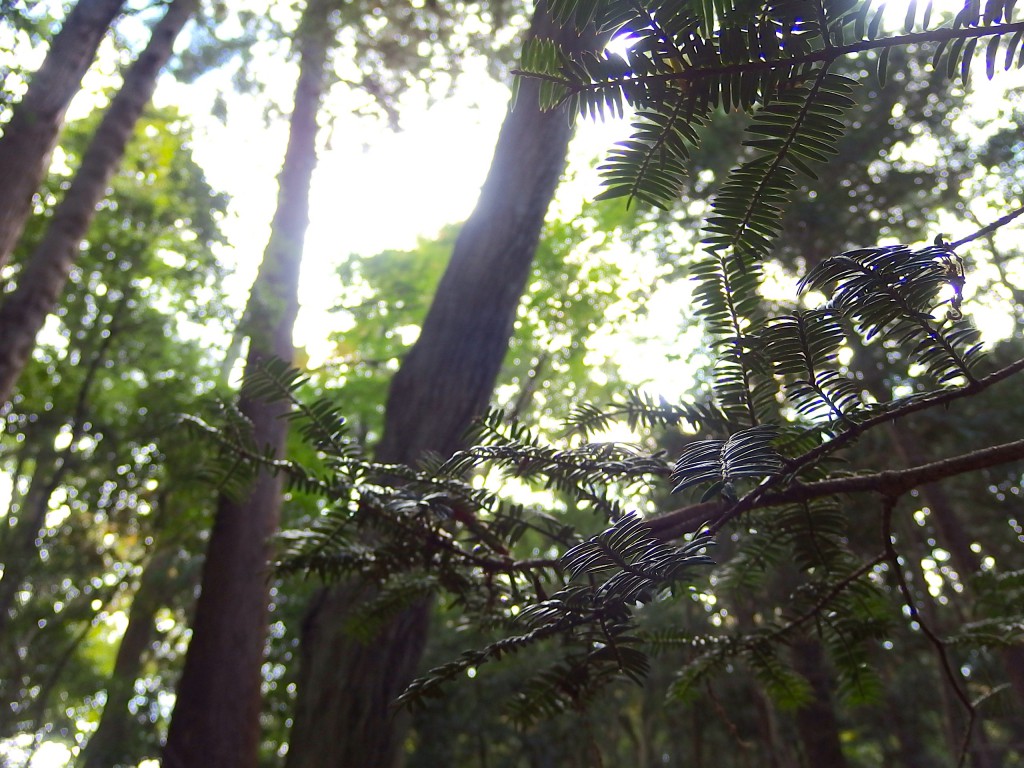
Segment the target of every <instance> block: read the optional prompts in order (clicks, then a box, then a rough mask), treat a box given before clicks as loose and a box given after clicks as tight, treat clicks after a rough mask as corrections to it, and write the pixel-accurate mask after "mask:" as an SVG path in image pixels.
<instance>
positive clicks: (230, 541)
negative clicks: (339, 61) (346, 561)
mask: <svg viewBox="0 0 1024 768" xmlns="http://www.w3.org/2000/svg"><path fill="white" fill-rule="evenodd" d="M332 9H333V5H332V3H331V2H330V1H329V0H311V2H310V3H309V4H308V5H307V7H306V9H305V11H304V13H303V17H302V20H301V21H300V23H299V29H298V31H297V36H296V46H297V48H298V52H299V78H298V83H297V85H296V88H295V105H294V108H293V110H292V114H291V118H290V122H289V137H288V147H287V150H286V152H285V159H284V164H283V166H282V169H281V176H280V190H279V192H278V203H277V211H276V213H275V215H274V221H273V224H272V228H271V236H270V241H269V243H268V244H267V249H266V252H265V253H264V256H263V262H262V263H261V265H260V271H259V274H258V275H257V278H256V282H255V283H254V285H253V293H252V298H251V300H250V308H249V311H248V313H247V318H246V322H247V323H248V328H247V330H248V333H249V351H248V355H247V357H246V363H245V372H244V373H243V383H242V391H241V396H240V398H239V402H238V410H239V412H240V413H241V414H242V415H243V416H244V418H245V419H247V420H248V421H249V422H250V424H251V427H250V428H251V440H252V441H253V443H254V444H255V445H256V446H258V447H259V449H260V450H261V451H265V452H266V454H267V455H268V456H270V457H273V458H275V459H279V458H281V457H282V455H283V452H284V448H285V438H286V435H287V422H286V421H285V419H284V416H285V415H286V413H287V411H286V409H285V408H284V407H282V404H281V403H278V402H268V401H266V400H265V399H264V398H263V397H262V396H261V394H260V392H259V390H258V389H257V388H256V387H255V386H254V384H253V378H254V377H255V375H256V372H257V371H258V370H259V369H260V367H261V366H262V365H264V364H265V363H266V362H267V361H268V360H271V359H275V358H276V359H280V360H286V361H291V359H292V356H293V354H294V349H293V346H292V326H293V325H294V323H295V317H296V314H297V313H298V281H299V267H300V264H301V260H302V249H303V240H304V238H305V233H306V227H307V226H308V223H309V186H310V182H311V179H312V175H313V170H314V168H315V166H316V137H317V115H318V113H319V111H320V103H321V100H322V99H323V94H324V89H325V85H326V66H327V56H328V52H329V50H330V41H331V38H332V36H333V28H332V26H331V24H330V20H329V15H330V13H331V11H332ZM280 505H281V479H280V477H279V476H277V475H276V474H274V473H272V472H268V471H263V472H261V473H259V474H258V475H257V476H256V478H255V479H254V480H252V482H251V483H249V484H248V486H247V487H246V488H245V489H244V491H242V492H240V493H238V494H237V495H227V494H224V495H222V496H221V498H220V499H219V501H218V506H217V515H216V518H215V520H214V527H213V530H212V532H211V534H210V542H209V545H208V547H207V551H206V560H205V563H204V566H203V577H202V587H201V589H202V591H201V593H200V597H199V601H198V603H197V605H196V614H195V619H194V620H193V622H192V639H191V642H190V643H189V651H188V655H187V656H186V659H185V669H184V671H183V672H182V676H181V680H180V681H179V683H178V689H177V697H176V702H175V707H174V714H173V716H172V719H171V726H170V730H169V731H168V735H167V744H166V746H165V748H164V753H163V764H164V765H166V766H168V768H176V767H177V766H190V765H200V764H204V763H206V764H212V765H224V766H228V765H237V766H254V765H256V764H257V759H258V749H259V722H260V720H259V715H260V708H261V701H262V695H261V691H260V686H261V682H262V679H261V674H260V670H261V666H262V660H263V656H264V645H265V639H266V633H267V615H268V609H269V594H268V589H269V585H268V583H267V578H268V575H269V572H268V563H269V560H270V549H269V543H270V537H271V536H272V535H273V534H274V532H275V531H276V529H277V521H278V516H279V514H280Z"/></svg>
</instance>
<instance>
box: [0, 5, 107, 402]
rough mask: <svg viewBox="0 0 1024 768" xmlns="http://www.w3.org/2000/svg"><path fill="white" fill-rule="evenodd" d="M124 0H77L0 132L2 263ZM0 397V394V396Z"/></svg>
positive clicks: (5, 260)
mask: <svg viewBox="0 0 1024 768" xmlns="http://www.w3.org/2000/svg"><path fill="white" fill-rule="evenodd" d="M122 5H124V0H79V2H78V4H77V5H76V6H75V7H74V9H73V10H72V11H71V12H70V13H69V14H68V16H67V18H66V19H65V20H64V24H63V26H62V27H61V29H60V32H58V33H57V35H56V36H55V37H54V38H53V42H52V43H51V44H50V50H49V52H48V53H47V55H46V59H45V60H44V61H43V65H42V66H41V67H40V68H39V70H38V71H37V72H36V73H35V75H34V76H33V77H32V82H31V83H29V87H28V91H27V92H26V93H25V97H24V98H23V99H22V100H21V102H19V103H18V105H17V106H16V107H15V110H14V114H13V115H12V116H11V119H10V121H9V122H8V123H7V124H6V125H5V126H3V137H2V138H0V179H3V183H2V184H0V267H3V266H4V264H6V263H7V260H8V258H9V257H10V255H11V251H12V250H14V244H15V243H16V242H17V240H18V237H19V236H20V235H21V231H22V229H23V228H24V226H25V220H26V219H27V218H28V215H29V212H30V211H31V209H32V195H33V194H34V193H35V191H36V189H37V188H38V187H39V182H40V181H42V179H43V175H44V174H45V173H46V169H47V167H48V166H49V163H50V153H51V152H53V148H54V146H56V144H57V138H58V136H59V135H60V129H61V126H62V125H63V124H64V113H65V112H67V108H68V104H70V103H71V99H72V98H74V96H75V94H76V93H78V90H79V88H80V87H81V84H82V77H83V76H84V75H85V72H86V70H87V69H89V66H90V65H91V64H92V61H93V59H94V58H95V57H96V50H97V48H99V45H100V41H101V40H102V39H103V36H104V35H105V34H106V32H107V29H108V28H109V27H110V24H111V22H113V20H114V17H115V16H117V14H118V12H119V11H120V10H121V6H122ZM2 400H3V398H0V401H2Z"/></svg>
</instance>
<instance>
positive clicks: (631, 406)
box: [565, 389, 723, 439]
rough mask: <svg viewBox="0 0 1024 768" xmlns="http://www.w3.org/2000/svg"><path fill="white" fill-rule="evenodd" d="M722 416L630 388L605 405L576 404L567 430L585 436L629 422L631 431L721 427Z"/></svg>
mask: <svg viewBox="0 0 1024 768" xmlns="http://www.w3.org/2000/svg"><path fill="white" fill-rule="evenodd" d="M722 420H723V419H722V415H721V414H718V413H715V411H714V410H713V409H711V408H709V407H707V406H700V405H690V404H688V403H679V404H673V403H669V402H667V401H666V400H665V399H664V398H658V399H657V400H655V398H654V397H653V396H651V395H648V394H646V393H644V392H640V391H639V390H635V389H629V390H626V392H624V393H623V394H622V395H621V397H619V398H616V399H615V400H613V401H612V402H610V403H608V404H607V405H605V406H597V405H593V404H591V403H582V404H579V405H576V406H574V407H573V409H572V411H571V412H570V414H569V416H568V417H567V418H566V420H565V427H566V433H567V434H569V435H573V434H578V435H580V436H582V437H583V438H584V439H587V438H590V437H591V436H593V435H594V434H596V433H599V432H604V431H605V430H607V429H609V428H611V427H612V426H613V425H615V424H618V423H620V422H622V421H625V422H626V424H627V425H628V426H629V428H630V429H631V430H637V429H645V430H648V429H653V428H655V427H677V426H679V425H681V424H685V425H686V426H688V427H689V428H691V429H697V428H698V427H701V426H718V425H719V424H720V423H721V422H722Z"/></svg>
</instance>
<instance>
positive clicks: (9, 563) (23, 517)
mask: <svg viewBox="0 0 1024 768" xmlns="http://www.w3.org/2000/svg"><path fill="white" fill-rule="evenodd" d="M61 476H62V461H61V458H60V457H59V455H58V454H57V452H56V451H55V450H54V449H53V444H52V440H51V442H50V446H49V447H48V448H44V449H43V451H42V452H41V453H40V454H39V455H37V456H36V465H35V469H34V470H33V472H32V479H31V481H29V487H28V491H27V492H26V493H25V496H24V497H23V498H22V500H21V504H19V505H18V522H17V524H16V525H15V526H14V528H12V529H11V531H10V535H9V536H8V537H7V541H6V545H7V546H5V547H4V551H3V552H2V553H0V557H2V558H3V569H4V575H3V578H0V637H4V636H5V635H6V634H7V624H8V622H9V621H10V618H11V611H12V609H13V608H14V598H15V596H16V595H17V594H18V590H19V589H21V585H22V584H23V583H24V582H25V579H26V577H27V576H28V574H29V572H30V571H31V570H32V566H33V562H34V556H35V553H36V552H37V550H38V547H37V545H36V540H37V539H38V538H39V529H40V528H42V527H43V523H44V521H45V520H46V510H47V509H49V503H50V497H51V496H52V495H53V492H54V491H55V490H56V489H57V485H58V484H59V483H60V478H61Z"/></svg>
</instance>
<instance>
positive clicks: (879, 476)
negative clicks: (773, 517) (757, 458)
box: [647, 440, 1024, 538]
mask: <svg viewBox="0 0 1024 768" xmlns="http://www.w3.org/2000/svg"><path fill="white" fill-rule="evenodd" d="M1020 460H1024V440H1015V441H1014V442H1011V443H1004V444H1002V445H995V446H992V447H990V448H982V449H980V450H977V451H971V452H970V453H965V454H962V455H960V456H954V457H952V458H949V459H943V460H941V461H934V462H930V463H928V464H921V465H919V466H916V467H910V468H909V469H900V470H886V471H882V472H874V473H872V474H868V475H857V476H854V477H841V478H836V479H833V480H821V481H818V482H816V483H800V482H794V483H793V484H791V485H790V486H789V487H788V488H786V489H785V490H782V491H777V492H775V493H771V492H766V493H762V494H761V495H760V496H759V497H757V498H751V497H753V496H754V494H755V493H756V491H753V492H751V493H749V494H747V495H746V496H744V497H743V498H742V499H740V500H739V501H738V502H737V503H736V504H734V505H732V506H731V507H730V506H729V505H727V504H724V503H723V502H705V503H703V504H695V505H693V506H690V507H684V508H682V509H678V510H676V511H674V512H669V513H668V514H665V515H662V516H661V517H656V518H654V519H652V520H650V521H648V523H647V525H648V526H649V528H650V529H651V531H652V532H653V533H654V534H655V535H657V536H658V537H660V538H674V537H676V536H679V535H682V534H684V533H691V532H693V531H695V530H697V529H699V528H700V527H701V526H702V525H703V524H704V523H706V522H708V521H713V522H712V524H711V526H710V528H711V530H712V532H714V531H717V530H719V529H720V528H721V527H722V526H723V525H724V524H725V523H727V522H729V521H730V520H733V519H735V518H736V517H737V516H738V515H739V514H740V513H741V512H745V511H747V510H750V509H760V508H764V507H774V506H778V505H780V504H789V503H792V502H797V501H808V500H810V499H818V498H822V497H823V496H835V495H837V494H840V493H870V492H875V493H881V494H884V495H886V496H898V495H900V494H903V493H906V492H907V491H909V490H911V489H913V488H916V487H918V486H920V485H926V484H928V483H934V482H937V481H939V480H944V479H946V478H948V477H954V476H956V475H962V474H964V473H965V472H975V471H977V470H980V469H987V468H989V467H995V466H999V465H1000V464H1008V463H1010V462H1013V461H1020ZM761 487H762V488H764V487H765V486H761ZM748 499H750V501H748ZM741 508H742V509H741ZM737 510H739V511H737Z"/></svg>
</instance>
